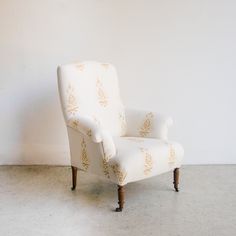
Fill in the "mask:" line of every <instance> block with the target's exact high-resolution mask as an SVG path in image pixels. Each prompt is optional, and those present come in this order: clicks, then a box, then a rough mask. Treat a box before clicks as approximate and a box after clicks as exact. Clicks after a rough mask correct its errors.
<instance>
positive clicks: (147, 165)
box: [140, 148, 153, 175]
mask: <svg viewBox="0 0 236 236" xmlns="http://www.w3.org/2000/svg"><path fill="white" fill-rule="evenodd" d="M140 150H141V152H142V153H143V154H144V171H143V172H144V174H145V175H149V174H150V173H151V170H152V168H153V160H152V155H151V154H150V152H149V151H148V149H146V148H140Z"/></svg>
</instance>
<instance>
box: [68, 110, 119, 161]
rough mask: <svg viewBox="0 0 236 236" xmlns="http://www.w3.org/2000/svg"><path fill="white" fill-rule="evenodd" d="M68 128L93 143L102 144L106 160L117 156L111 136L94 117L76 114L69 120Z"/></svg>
mask: <svg viewBox="0 0 236 236" xmlns="http://www.w3.org/2000/svg"><path fill="white" fill-rule="evenodd" d="M67 126H68V127H70V128H72V129H74V130H76V131H78V132H79V133H81V134H82V135H85V136H86V137H88V138H89V139H90V140H91V141H92V142H94V143H101V144H102V147H103V152H104V156H105V158H106V160H108V159H110V158H112V157H113V156H115V154H116V147H115V144H114V141H113V138H112V136H111V134H110V133H109V132H108V131H107V130H104V129H102V127H101V126H100V125H98V124H97V123H96V122H95V121H94V119H93V118H92V117H90V116H86V115H78V114H76V115H75V116H73V117H71V118H69V119H68V121H67Z"/></svg>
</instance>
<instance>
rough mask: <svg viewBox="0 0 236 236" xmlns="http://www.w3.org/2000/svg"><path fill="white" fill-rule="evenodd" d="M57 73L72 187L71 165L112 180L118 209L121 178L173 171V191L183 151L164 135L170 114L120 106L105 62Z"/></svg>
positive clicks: (125, 180) (112, 73) (115, 81)
mask: <svg viewBox="0 0 236 236" xmlns="http://www.w3.org/2000/svg"><path fill="white" fill-rule="evenodd" d="M57 73H58V85H59V94H60V101H61V106H62V111H63V115H64V119H65V123H66V126H67V130H68V137H69V145H70V154H71V166H72V190H74V189H75V188H76V178H77V170H82V171H86V172H89V173H93V174H95V175H98V176H101V177H103V178H106V179H108V180H110V181H112V182H113V183H115V184H117V185H118V204H119V207H118V208H116V211H122V209H123V206H124V186H125V185H126V184H127V183H130V182H134V181H139V180H142V179H146V178H150V177H152V176H156V175H159V174H162V173H165V172H168V171H174V188H175V190H176V191H177V192H178V183H179V168H180V166H181V162H182V158H183V155H184V151H183V148H182V147H181V145H180V144H178V143H176V142H172V141H169V140H168V138H167V135H168V129H169V127H170V126H171V125H172V123H173V122H172V119H171V118H170V117H168V116H164V115H161V114H158V113H156V112H151V111H141V110H135V109H128V108H126V107H124V105H123V103H122V101H121V98H120V93H119V86H118V78H117V74H116V70H115V68H114V66H112V65H111V64H107V63H98V62H83V63H73V64H68V65H63V66H60V67H58V70H57ZM133 89H135V86H134V88H133Z"/></svg>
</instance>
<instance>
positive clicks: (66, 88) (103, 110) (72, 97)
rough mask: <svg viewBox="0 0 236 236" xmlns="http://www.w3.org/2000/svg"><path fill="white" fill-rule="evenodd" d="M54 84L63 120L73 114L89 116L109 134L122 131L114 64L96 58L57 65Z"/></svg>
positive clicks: (121, 115) (123, 120)
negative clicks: (55, 84) (100, 61)
mask: <svg viewBox="0 0 236 236" xmlns="http://www.w3.org/2000/svg"><path fill="white" fill-rule="evenodd" d="M58 85H59V93H60V99H61V105H62V110H63V115H64V118H65V121H66V122H67V121H68V119H70V118H71V117H73V116H76V114H80V115H86V116H91V117H92V118H93V119H94V121H95V122H96V123H97V124H99V125H101V127H102V128H104V129H106V130H109V132H110V133H111V134H112V135H113V136H122V135H125V132H126V121H125V112H124V106H123V104H122V101H121V98H120V92H119V85H118V78H117V73H116V69H115V68H114V66H112V65H111V64H108V63H98V62H82V63H73V64H68V65H63V66H60V67H58Z"/></svg>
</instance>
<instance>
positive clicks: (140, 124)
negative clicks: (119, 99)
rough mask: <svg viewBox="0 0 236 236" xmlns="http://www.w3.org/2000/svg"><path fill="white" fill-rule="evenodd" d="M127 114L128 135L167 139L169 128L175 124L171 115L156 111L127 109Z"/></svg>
mask: <svg viewBox="0 0 236 236" xmlns="http://www.w3.org/2000/svg"><path fill="white" fill-rule="evenodd" d="M125 116H126V122H127V132H126V136H136V137H146V138H158V139H163V140H167V136H168V128H169V127H170V126H171V125H172V124H173V120H172V118H171V117H169V116H165V115H162V114H159V113H156V112H150V111H144V110H136V109H126V110H125Z"/></svg>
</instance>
